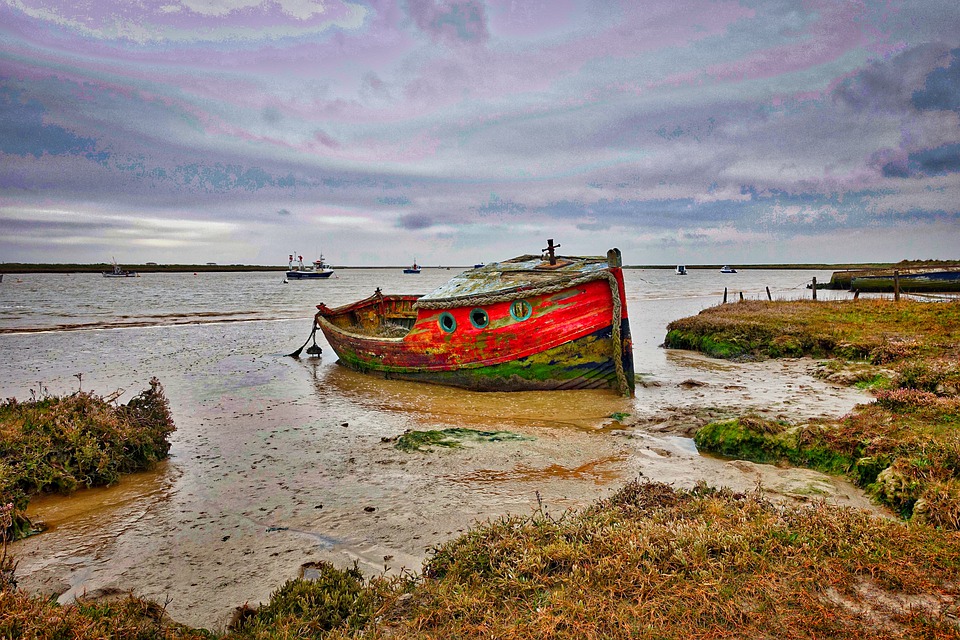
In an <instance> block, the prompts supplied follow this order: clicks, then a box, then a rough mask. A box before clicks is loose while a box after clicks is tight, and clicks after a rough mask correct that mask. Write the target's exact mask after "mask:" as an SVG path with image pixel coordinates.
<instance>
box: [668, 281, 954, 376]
mask: <svg viewBox="0 0 960 640" xmlns="http://www.w3.org/2000/svg"><path fill="white" fill-rule="evenodd" d="M664 344H665V346H667V347H673V348H679V349H693V350H697V351H703V352H704V353H707V354H709V355H712V356H714V357H719V358H738V357H739V358H743V357H771V358H779V357H799V356H804V355H807V356H813V357H817V358H822V357H834V358H840V359H843V360H851V361H865V362H870V363H872V364H874V365H885V364H890V363H901V364H906V363H913V364H915V365H917V366H919V367H920V370H918V371H917V372H916V375H917V377H918V378H924V379H926V378H929V381H931V382H932V381H933V378H937V382H940V383H943V382H949V381H951V380H952V381H953V382H954V383H956V382H958V381H960V371H958V370H957V368H956V367H955V366H950V363H951V362H953V363H955V362H956V357H957V354H958V353H960V351H958V349H960V302H949V303H929V302H915V301H909V300H901V301H899V302H893V301H891V300H845V301H812V300H796V301H777V302H766V301H756V300H751V301H744V302H739V303H734V304H725V305H718V306H715V307H710V308H708V309H704V310H703V311H701V312H700V313H699V314H697V315H696V316H691V317H688V318H681V319H680V320H674V321H673V322H671V323H670V324H668V325H667V337H666V340H665V343H664ZM927 362H939V364H938V365H937V366H935V367H934V368H933V370H923V369H924V367H923V363H927Z"/></svg>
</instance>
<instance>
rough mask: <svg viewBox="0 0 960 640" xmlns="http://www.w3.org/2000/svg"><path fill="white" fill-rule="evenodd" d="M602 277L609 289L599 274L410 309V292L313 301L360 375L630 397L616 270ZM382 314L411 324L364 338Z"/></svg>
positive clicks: (627, 342)
mask: <svg viewBox="0 0 960 640" xmlns="http://www.w3.org/2000/svg"><path fill="white" fill-rule="evenodd" d="M610 273H612V274H613V276H614V278H615V284H616V286H615V287H612V286H611V283H610V281H609V280H608V279H606V278H601V279H595V280H592V281H589V282H584V283H580V284H576V285H574V286H571V287H569V288H566V289H561V290H559V291H553V292H550V293H546V294H542V295H532V296H530V297H527V298H520V299H516V300H509V301H500V302H493V303H490V304H476V305H469V304H468V305H465V306H462V307H452V308H444V309H414V303H415V302H416V300H417V299H418V298H417V297H416V296H379V295H378V296H374V297H372V298H368V299H367V300H363V301H360V302H358V303H354V304H352V305H347V306H344V307H340V308H338V309H327V308H326V307H324V306H323V305H320V306H319V307H318V308H319V309H320V312H319V313H318V314H317V316H316V322H317V325H318V326H319V328H320V330H321V331H322V332H323V334H324V335H325V336H326V338H327V341H328V342H329V343H330V346H331V347H332V348H333V350H334V352H336V354H337V356H338V357H339V362H340V364H342V365H344V366H346V367H349V368H351V369H355V370H357V371H361V372H364V373H370V374H375V375H380V376H383V377H386V378H395V379H404V380H416V381H421V382H429V383H434V384H444V385H451V386H456V387H463V388H467V389H473V390H478V391H520V390H537V389H543V390H552V389H597V388H610V389H615V390H618V391H623V392H626V393H630V394H632V393H633V390H634V368H633V351H632V342H631V338H630V323H629V320H628V317H627V311H626V297H625V294H624V292H623V275H622V272H621V270H620V269H619V268H616V269H611V270H610ZM613 289H615V290H616V292H617V300H616V304H615V300H614V297H613V293H612V290H613ZM615 306H616V310H615V309H614V307H615ZM617 315H619V322H618V326H617V327H616V328H617V329H619V331H615V326H614V318H615V317H616V316H617ZM391 318H392V319H393V321H396V322H404V321H405V322H406V323H408V324H411V323H412V328H410V330H409V331H408V332H407V333H406V334H405V335H403V336H402V337H395V338H382V337H375V336H371V335H369V332H368V331H367V329H369V328H370V327H375V326H376V325H377V323H378V322H390V321H391ZM478 319H479V320H480V321H479V322H478ZM354 327H356V328H354ZM363 327H365V328H366V329H363Z"/></svg>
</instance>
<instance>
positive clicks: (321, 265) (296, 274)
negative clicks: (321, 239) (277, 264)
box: [287, 253, 333, 280]
mask: <svg viewBox="0 0 960 640" xmlns="http://www.w3.org/2000/svg"><path fill="white" fill-rule="evenodd" d="M332 275H333V267H331V266H330V265H328V264H326V263H325V262H324V261H323V254H322V253H321V254H320V259H319V260H314V261H313V265H311V266H309V267H308V266H306V265H304V264H303V256H297V262H294V261H293V254H292V253H291V254H290V264H289V266H288V268H287V279H288V280H289V279H293V280H306V279H313V278H329V277H330V276H332Z"/></svg>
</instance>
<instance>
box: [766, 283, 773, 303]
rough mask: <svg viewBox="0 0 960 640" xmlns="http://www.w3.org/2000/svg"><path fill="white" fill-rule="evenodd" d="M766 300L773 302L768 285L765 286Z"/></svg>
mask: <svg viewBox="0 0 960 640" xmlns="http://www.w3.org/2000/svg"><path fill="white" fill-rule="evenodd" d="M767 300H769V301H770V302H773V297H772V296H771V295H770V287H767Z"/></svg>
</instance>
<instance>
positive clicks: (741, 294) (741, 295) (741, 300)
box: [740, 291, 743, 302]
mask: <svg viewBox="0 0 960 640" xmlns="http://www.w3.org/2000/svg"><path fill="white" fill-rule="evenodd" d="M740 302H743V291H741V292H740Z"/></svg>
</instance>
